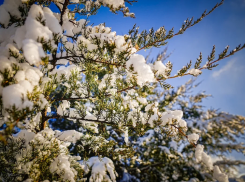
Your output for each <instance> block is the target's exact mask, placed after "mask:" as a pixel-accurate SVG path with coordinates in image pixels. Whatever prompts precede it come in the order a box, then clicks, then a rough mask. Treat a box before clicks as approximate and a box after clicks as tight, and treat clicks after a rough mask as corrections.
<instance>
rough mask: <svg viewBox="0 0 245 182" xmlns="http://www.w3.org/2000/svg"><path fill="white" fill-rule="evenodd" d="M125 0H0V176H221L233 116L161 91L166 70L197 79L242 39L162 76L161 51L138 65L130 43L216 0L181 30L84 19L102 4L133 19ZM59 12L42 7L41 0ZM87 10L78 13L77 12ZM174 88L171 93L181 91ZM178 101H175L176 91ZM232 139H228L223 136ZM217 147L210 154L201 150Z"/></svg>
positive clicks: (139, 44) (149, 40)
mask: <svg viewBox="0 0 245 182" xmlns="http://www.w3.org/2000/svg"><path fill="white" fill-rule="evenodd" d="M133 3H135V1H134V0H70V1H69V0H45V1H33V0H22V1H21V0H5V1H4V3H3V5H1V6H0V105H1V118H0V126H1V133H0V156H1V157H0V165H1V170H0V180H1V181H4V182H5V181H25V182H31V181H33V182H34V181H43V182H48V181H50V182H51V181H70V182H75V181H91V182H92V181H97V182H102V181H125V182H126V181H192V182H193V181H204V180H205V181H213V180H218V181H223V182H227V181H228V174H229V172H231V168H232V167H234V166H237V165H240V164H244V162H243V161H231V160H228V159H226V158H225V156H224V153H226V152H227V151H233V150H237V151H238V152H243V151H244V146H243V144H240V143H238V142H237V138H238V137H239V136H241V135H242V134H243V132H244V130H243V125H244V118H243V117H241V116H233V115H229V114H226V113H222V112H218V111H215V110H208V111H205V110H203V109H202V107H201V105H200V103H201V101H202V99H203V98H205V97H207V95H205V94H198V95H194V96H190V95H188V94H187V92H186V91H187V90H189V89H190V88H191V86H192V84H193V83H192V81H190V82H188V83H186V84H185V85H183V86H181V87H179V88H178V89H177V90H174V89H172V86H171V85H170V84H169V83H168V79H170V78H175V77H182V76H186V75H193V76H195V77H197V76H199V75H200V74H201V73H202V71H203V70H204V69H209V70H212V68H214V67H216V66H217V62H218V61H221V60H222V59H224V58H227V57H229V56H231V55H233V54H235V53H236V52H238V51H240V50H242V49H243V48H245V44H244V45H239V46H237V47H236V48H235V49H233V50H232V51H230V52H228V49H229V47H226V48H225V49H224V51H222V52H221V53H220V54H219V55H218V57H217V58H215V47H213V49H212V51H211V53H210V56H209V57H208V60H207V62H206V63H205V64H203V63H202V54H200V56H199V58H198V59H197V61H196V62H195V63H194V64H193V65H192V62H190V63H188V64H187V65H186V66H184V67H183V68H182V69H180V71H178V73H177V74H176V75H174V76H172V73H171V72H172V68H173V65H172V63H171V62H170V61H168V62H167V63H166V64H163V61H164V59H165V57H164V55H165V52H163V53H161V54H159V55H158V57H157V59H156V60H155V61H152V62H147V61H146V59H145V58H144V57H143V56H142V55H140V54H138V53H137V52H138V51H140V50H143V49H149V48H151V47H161V46H164V45H166V44H167V41H168V40H169V39H171V38H172V37H175V36H178V35H180V34H183V33H184V32H185V31H186V30H187V29H189V28H191V27H192V26H194V25H196V24H197V23H199V22H200V21H201V20H202V19H203V18H205V17H206V16H207V15H209V14H210V13H212V12H213V11H214V10H215V9H216V8H217V7H219V6H220V5H222V3H223V0H222V1H221V2H220V3H218V4H217V5H215V6H214V8H213V9H211V10H210V11H208V12H206V11H205V12H204V13H203V14H202V15H201V17H199V18H198V19H196V20H194V19H193V18H191V19H187V20H186V21H185V22H184V24H183V25H182V26H181V28H180V30H179V31H177V32H174V30H173V29H171V30H166V29H165V28H164V27H160V28H159V29H158V30H156V31H155V30H154V29H151V30H149V31H145V30H144V31H142V32H140V31H139V28H138V27H137V26H136V25H135V26H134V27H133V28H132V29H131V30H129V33H128V35H124V36H120V35H117V34H116V32H113V31H112V30H111V28H108V27H106V26H105V24H100V25H97V26H91V25H89V24H88V19H89V17H90V16H94V15H96V13H97V11H98V10H99V9H100V7H101V6H106V7H108V8H109V9H110V10H111V11H112V13H117V12H122V13H123V15H124V16H128V17H131V18H134V14H133V13H131V12H130V11H129V8H128V7H126V6H127V5H132V4H133ZM51 4H52V5H54V6H56V8H57V9H58V10H59V13H53V12H52V9H50V5H51ZM81 16H87V17H88V19H81ZM180 96H182V99H180ZM183 98H184V99H183ZM231 142H232V143H231ZM208 154H211V155H219V156H221V157H222V159H221V160H220V161H217V162H215V163H213V162H212V158H211V156H210V155H208Z"/></svg>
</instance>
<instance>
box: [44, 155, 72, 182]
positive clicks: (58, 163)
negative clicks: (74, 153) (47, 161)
mask: <svg viewBox="0 0 245 182" xmlns="http://www.w3.org/2000/svg"><path fill="white" fill-rule="evenodd" d="M49 169H50V172H51V173H56V174H58V175H60V176H62V178H63V179H64V180H68V181H71V182H75V180H74V178H75V174H74V172H75V171H74V169H73V168H72V167H71V163H70V161H69V156H67V155H65V154H60V155H59V156H58V157H56V158H55V159H54V160H53V161H52V163H51V165H50V167H49Z"/></svg>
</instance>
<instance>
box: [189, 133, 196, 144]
mask: <svg viewBox="0 0 245 182" xmlns="http://www.w3.org/2000/svg"><path fill="white" fill-rule="evenodd" d="M198 139H199V135H198V134H196V133H192V134H190V135H188V140H189V142H193V143H196V142H197V141H198Z"/></svg>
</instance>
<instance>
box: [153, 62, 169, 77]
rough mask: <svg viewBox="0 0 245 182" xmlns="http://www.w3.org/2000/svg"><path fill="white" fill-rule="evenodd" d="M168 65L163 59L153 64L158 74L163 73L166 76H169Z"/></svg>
mask: <svg viewBox="0 0 245 182" xmlns="http://www.w3.org/2000/svg"><path fill="white" fill-rule="evenodd" d="M166 69H167V68H166V66H165V65H164V64H163V63H162V61H156V62H155V63H154V65H153V70H155V71H156V75H163V76H164V77H167V76H166V74H165V71H166Z"/></svg>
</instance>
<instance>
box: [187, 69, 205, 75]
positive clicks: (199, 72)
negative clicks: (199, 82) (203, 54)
mask: <svg viewBox="0 0 245 182" xmlns="http://www.w3.org/2000/svg"><path fill="white" fill-rule="evenodd" d="M187 73H189V74H191V75H193V76H198V75H200V74H202V71H201V70H199V69H195V68H192V69H190V70H189V71H188V72H187Z"/></svg>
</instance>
